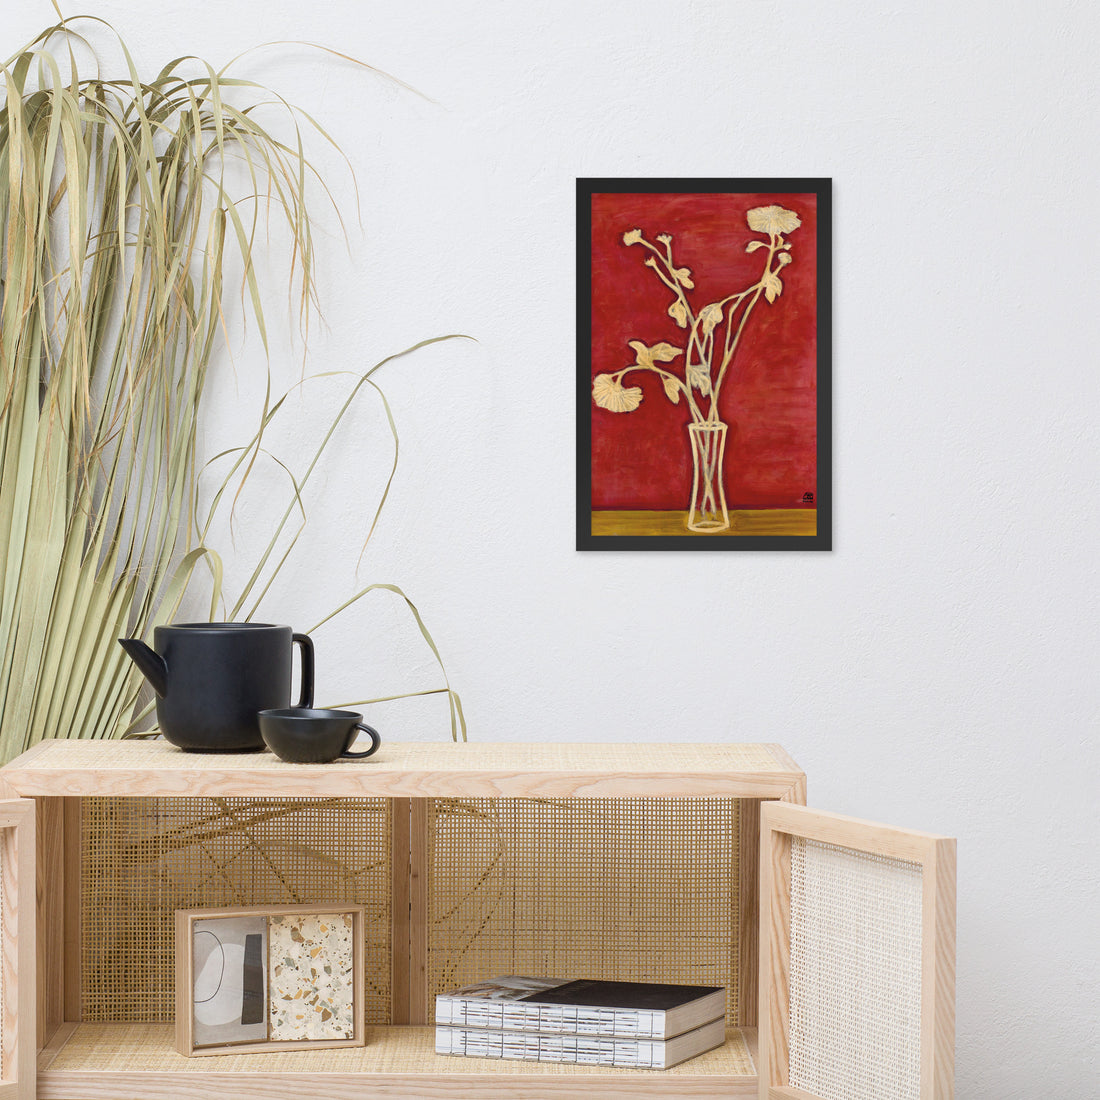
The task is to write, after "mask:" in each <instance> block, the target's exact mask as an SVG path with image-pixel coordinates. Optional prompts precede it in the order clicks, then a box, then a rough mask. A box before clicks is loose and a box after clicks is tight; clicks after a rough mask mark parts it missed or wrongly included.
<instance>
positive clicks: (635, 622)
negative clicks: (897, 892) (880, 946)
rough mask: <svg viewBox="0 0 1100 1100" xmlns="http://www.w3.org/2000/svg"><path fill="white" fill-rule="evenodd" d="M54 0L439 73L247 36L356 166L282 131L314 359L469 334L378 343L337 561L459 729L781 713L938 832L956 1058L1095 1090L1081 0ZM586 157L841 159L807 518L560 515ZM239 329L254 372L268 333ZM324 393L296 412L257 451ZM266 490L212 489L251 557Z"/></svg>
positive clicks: (664, 730)
mask: <svg viewBox="0 0 1100 1100" xmlns="http://www.w3.org/2000/svg"><path fill="white" fill-rule="evenodd" d="M87 6H88V7H94V10H95V11H96V13H97V14H99V15H101V16H103V17H104V18H106V19H108V20H109V21H111V22H113V23H114V24H116V26H117V27H118V28H119V29H120V30H122V31H123V32H124V34H125V36H126V38H127V40H128V41H129V43H130V45H131V47H132V48H133V49H134V51H135V53H136V56H137V58H138V61H139V64H140V65H141V66H142V67H143V68H144V70H145V71H148V72H152V71H155V69H156V68H159V66H160V64H161V63H162V62H163V61H165V60H167V59H168V58H170V57H173V56H175V55H177V54H180V53H196V54H198V55H200V56H203V57H206V58H208V59H209V60H211V61H213V62H215V63H218V64H220V63H222V62H224V61H226V60H228V59H229V58H230V57H232V56H233V55H235V54H237V53H238V52H240V51H242V50H244V49H245V48H247V47H248V46H251V45H253V44H255V43H258V42H262V41H265V40H272V39H308V40H311V41H314V42H318V43H322V44H327V45H330V46H332V47H334V48H336V49H339V50H342V51H345V52H348V53H351V54H355V55H356V56H358V57H360V58H363V59H364V60H366V61H369V62H370V63H372V64H373V65H376V66H378V67H380V68H382V69H385V70H387V71H389V72H391V73H393V74H394V75H396V76H399V77H400V78H401V79H403V80H405V81H407V82H408V83H410V84H412V85H414V86H415V87H416V88H418V89H420V90H421V91H422V92H423V93H425V95H426V96H429V97H431V98H432V99H434V100H435V101H437V102H435V103H430V102H427V101H425V100H423V99H418V98H416V97H415V96H413V95H411V94H409V93H407V92H404V91H400V90H395V89H394V88H393V87H392V86H388V85H387V84H386V83H384V82H383V81H381V80H379V79H378V78H376V77H373V76H371V75H369V74H365V73H362V72H357V71H356V70H355V69H354V68H353V67H352V66H351V65H349V64H347V63H345V62H340V61H338V60H336V59H333V58H326V57H323V56H321V55H317V54H310V53H309V52H308V51H306V50H304V49H301V48H298V47H294V46H281V47H278V48H276V49H274V50H271V51H267V52H263V53H259V54H253V55H251V56H250V57H249V58H246V59H245V61H244V62H243V63H242V66H241V74H242V75H245V74H247V75H249V76H252V77H254V78H255V79H257V80H260V81H263V82H266V83H268V84H269V85H271V86H273V87H274V88H276V89H278V90H279V91H280V92H282V93H284V94H285V95H286V96H287V97H288V98H290V99H292V100H293V101H295V102H297V103H299V104H301V105H302V106H303V107H305V108H307V109H308V110H310V111H311V112H313V113H314V114H315V115H316V116H317V117H318V119H319V120H320V121H321V122H322V124H323V125H324V126H325V127H327V128H328V129H329V130H330V131H331V133H332V134H333V135H334V137H336V138H337V140H338V141H339V142H340V143H341V144H342V145H343V147H344V148H345V149H346V150H347V151H348V154H349V157H350V159H351V162H352V164H353V166H354V169H355V172H356V174H357V176H358V180H359V188H360V195H361V199H362V223H363V224H362V229H361V230H360V228H359V227H358V226H357V225H356V224H355V217H354V210H353V200H352V196H351V192H350V188H349V186H348V184H347V179H346V176H341V174H340V169H339V164H338V162H337V161H335V160H334V159H333V158H332V157H331V156H329V155H328V154H327V153H326V152H325V151H324V149H323V147H322V145H321V143H319V142H318V141H315V140H314V141H311V143H310V148H311V149H312V150H314V151H315V153H316V155H317V157H318V159H319V161H320V162H321V163H322V164H323V165H324V167H325V171H326V173H327V175H328V177H329V178H330V180H331V182H332V183H333V186H334V190H335V193H336V195H337V197H338V201H339V203H340V206H341V208H342V209H343V210H344V212H345V214H346V215H348V216H349V217H350V222H351V225H350V230H349V232H350V242H351V248H350V255H349V253H348V251H347V250H345V249H344V248H343V246H342V244H341V242H340V240H339V237H338V235H335V234H330V235H329V236H328V237H326V238H325V239H324V240H322V242H321V244H320V261H321V266H322V271H321V280H322V284H323V296H324V306H325V310H326V319H327V326H328V327H327V330H326V331H324V332H320V331H318V332H316V333H315V334H314V337H313V339H312V342H311V354H310V356H309V359H308V363H307V369H308V370H328V369H359V368H362V367H364V366H366V365H369V364H370V363H372V362H374V361H376V360H378V359H380V358H381V357H382V356H384V355H386V354H388V353H390V352H392V351H394V350H397V349H399V348H401V347H404V346H406V345H408V344H410V343H412V342H414V341H417V340H420V339H423V338H425V337H429V336H433V335H436V334H441V333H447V332H465V333H469V334H471V335H473V336H476V337H477V339H478V341H479V343H477V344H464V345H460V344H454V345H445V346H443V347H440V348H433V349H429V350H426V351H424V352H422V353H419V354H417V355H416V356H415V357H411V358H409V359H406V360H405V361H403V362H400V363H395V364H392V365H390V366H388V367H386V368H385V369H384V372H383V373H381V374H380V375H379V376H378V377H379V381H380V382H381V383H382V385H383V386H384V388H385V390H386V392H387V394H388V396H389V398H390V400H391V402H392V405H393V409H394V414H395V416H396V417H397V420H398V422H399V425H400V430H401V433H402V465H401V468H400V471H399V474H398V478H397V481H396V482H395V485H394V489H393V492H392V494H391V498H390V501H389V504H388V505H387V509H386V512H385V514H384V516H383V519H382V522H381V523H380V525H379V527H378V530H377V533H376V536H375V539H374V541H373V542H372V544H371V548H370V549H369V550H368V551H367V554H366V556H365V558H364V560H363V563H362V565H361V568H360V571H359V577H358V583H360V584H366V583H368V582H372V581H388V582H393V583H396V584H399V585H401V586H402V587H404V588H405V589H406V590H407V591H408V593H409V594H410V596H412V598H413V599H415V600H416V601H417V603H418V604H419V606H420V607H421V609H422V611H423V613H424V616H425V618H426V620H427V622H428V624H429V626H430V628H431V630H432V631H433V633H434V636H435V638H436V640H437V641H438V643H439V645H440V648H441V650H442V652H443V654H444V656H445V659H446V661H447V667H448V670H449V672H450V674H451V676H452V679H453V682H454V684H455V685H456V686H457V687H458V689H459V690H460V692H461V694H462V698H463V700H464V703H465V706H466V712H467V715H468V718H469V721H470V735H471V737H472V738H477V739H479V740H492V739H498V740H499V739H511V738H514V739H519V740H543V739H547V738H565V739H570V740H609V741H630V740H639V741H650V740H660V739H671V740H681V741H689V740H704V741H720V740H727V739H729V740H765V741H779V742H782V743H783V744H785V745H786V746H787V747H788V748H789V749H790V750H791V752H792V753H793V755H794V756H795V758H796V759H797V760H799V762H800V763H801V764H802V765H803V767H804V768H805V769H806V771H807V772H808V774H809V776H810V801H811V803H812V804H814V805H816V806H818V807H822V808H828V809H835V810H840V811H844V812H848V813H852V814H856V815H859V816H864V817H870V818H882V819H885V820H888V821H891V822H894V823H898V824H905V825H912V826H917V827H924V828H927V829H929V830H935V831H942V832H947V833H952V834H955V835H957V836H958V837H959V845H960V866H959V883H960V897H959V922H960V931H959V981H958V1002H959V1042H958V1082H959V1087H958V1095H959V1096H960V1097H965V1098H967V1100H986V1098H988V1100H1015V1098H1021V1100H1025V1098H1026V1100H1035V1098H1037V1097H1044V1096H1056V1095H1057V1096H1072V1097H1082V1098H1084V1097H1086V1096H1095V1095H1100V1067H1098V1064H1097V1048H1098V1046H1100V1036H1098V1033H1097V1018H1098V1010H1097V1003H1098V998H1100V988H1098V979H1097V956H1098V953H1100V952H1098V950H1097V948H1098V942H1097V939H1098V937H1097V927H1098V914H1100V899H1098V896H1097V879H1098V877H1100V876H1098V874H1097V861H1096V856H1095V850H1096V841H1097V838H1098V834H1100V829H1098V820H1097V811H1096V808H1095V803H1096V798H1097V794H1098V787H1100V785H1098V783H1097V765H1098V763H1100V760H1098V754H1097V751H1096V748H1095V739H1096V736H1097V732H1098V731H1097V725H1098V722H1097V711H1098V706H1097V703H1098V700H1100V691H1098V686H1097V670H1096V663H1097V653H1098V645H1097V642H1098V638H1097V629H1096V625H1095V624H1096V612H1097V602H1096V588H1097V570H1096V565H1095V561H1096V549H1095V547H1096V544H1097V540H1098V537H1100V523H1098V521H1097V509H1098V505H1100V487H1098V485H1097V466H1098V464H1097V435H1096V428H1095V417H1096V414H1097V409H1098V407H1100V402H1098V396H1100V395H1098V393H1097V354H1096V349H1097V346H1098V344H1100V341H1098V337H1100V331H1098V323H1097V318H1098V316H1100V310H1098V309H1097V307H1096V292H1097V287H1098V278H1097V275H1098V272H1097V262H1096V243H1097V240H1098V239H1100V218H1098V215H1097V209H1098V207H1097V202H1096V198H1095V195H1096V186H1097V178H1098V176H1100V153H1098V149H1097V142H1096V118H1097V107H1098V103H1097V82H1096V75H1095V56H1096V55H1095V43H1096V41H1097V35H1098V32H1100V17H1098V16H1097V15H1096V14H1095V8H1094V7H1093V6H1092V5H1087V4H1083V3H1073V2H1069V0H1056V2H1045V3H1041V4H1040V3H1038V2H1033V3H1021V2H1019V0H1000V2H993V0H977V2H970V3H958V2H952V3H944V2H941V0H929V2H925V3H921V4H893V5H889V6H886V5H883V6H874V5H865V4H854V3H844V2H841V3H834V4H818V3H811V2H809V0H787V2H784V3H770V2H768V3H765V2H761V0H753V2H749V0H726V2H722V0H695V2H690V3H687V2H670V0H663V2H657V0H632V2H620V0H611V2H602V3H601V2H598V0H597V2H592V0H585V2H583V3H581V2H577V0H557V2H556V3H554V4H539V5H528V4H523V3H517V2H514V0H512V2H509V0H494V2H482V3H457V2H447V0H401V2H400V3H393V4H390V3H387V4H383V3H377V2H367V0H326V2H325V3H323V4H320V3H319V4H305V5H304V4H301V3H299V2H294V0H226V2H225V3H222V4H217V5H214V4H201V5H200V4H194V3H182V2H179V0H164V2H162V3H158V4H153V5H150V4H147V3H140V4H139V3H137V2H134V0H129V2H124V0H110V2H107V0H103V2H98V3H95V4H94V5H92V4H89V5H87ZM70 8H71V5H67V10H69V9H70ZM50 20H51V11H50V8H49V5H48V4H47V3H45V2H44V0H42V2H37V0H36V2H35V3H31V2H30V0H28V2H26V3H23V4H20V5H19V6H18V9H17V10H16V11H8V12H6V14H5V28H4V32H3V37H4V44H3V52H4V53H9V52H11V51H12V50H14V49H15V48H16V47H17V46H18V45H19V44H20V43H21V42H22V41H23V40H24V39H25V38H26V37H29V36H30V34H31V33H32V32H34V31H36V30H37V29H38V28H39V27H41V26H44V25H45V24H46V23H47V22H49V21H50ZM578 175H589V176H592V175H606V176H616V175H620V176H628V175H641V176H678V175H682V176H753V175H760V176H782V175H791V176H808V175H824V176H832V177H833V178H834V181H835V183H834V187H835V218H834V231H835V256H834V262H833V275H834V302H835V306H834V332H835V339H834V348H833V355H834V377H835V383H834V446H833V450H834V460H835V495H836V510H835V528H836V538H835V545H836V549H835V550H834V551H833V552H832V553H831V554H795V553H787V554H759V553H754V554H741V553H739V554H734V553H727V554H721V553H714V554H687V555H676V554H578V553H576V552H575V551H574V549H573V514H574V513H573V509H574V493H573V486H574V468H575V464H574V435H573V424H574V400H573V392H574V382H573V378H574V373H573V372H574V350H573V334H574V309H575V303H574V291H573V288H574V238H573V180H574V177H575V176H578ZM328 224H329V227H330V229H331V227H332V219H331V218H329V219H328ZM273 301H274V302H276V303H277V302H278V296H277V295H274V294H273ZM283 312H284V313H285V310H283ZM273 316H274V315H273ZM273 328H275V331H276V340H275V343H276V346H277V351H276V355H275V363H274V370H275V374H276V377H277V379H278V381H279V383H280V384H286V383H288V382H292V381H293V380H294V379H295V378H296V377H297V373H298V372H299V371H300V370H301V361H300V358H296V356H297V354H298V352H297V351H296V350H295V348H292V347H288V346H286V345H288V343H289V338H288V336H287V332H288V330H287V329H286V328H285V327H284V328H283V329H279V327H278V321H275V322H273ZM233 336H234V353H235V357H236V372H237V381H236V382H235V383H234V382H232V381H229V380H228V378H229V376H228V374H227V375H226V379H227V381H226V382H225V383H224V384H223V385H222V386H221V393H220V398H219V404H218V405H217V407H216V408H213V409H212V410H211V419H210V422H209V425H210V427H209V440H208V446H209V447H210V448H211V450H213V448H215V447H217V446H221V445H225V444H226V443H227V442H228V441H230V440H232V439H234V438H237V437H239V436H240V434H241V431H242V428H241V425H242V424H243V423H244V417H245V415H246V413H243V412H242V409H244V410H247V409H248V408H250V407H254V405H253V404H252V403H253V402H254V399H255V397H256V395H257V393H258V388H257V387H258V381H257V379H258V377H259V372H260V371H261V369H262V358H261V357H260V356H259V354H258V352H257V341H256V340H255V338H254V332H251V331H250V333H249V334H248V335H246V336H243V337H242V335H241V329H240V326H239V325H237V324H234V327H233ZM226 363H228V359H227V360H226ZM234 387H236V388H234ZM324 397H325V394H324V393H323V387H316V388H315V389H313V390H311V398H310V401H309V403H308V405H307V406H305V407H296V408H295V409H294V410H293V414H292V416H291V417H290V418H289V421H290V422H289V424H288V425H287V427H286V429H285V430H284V431H283V432H282V433H281V436H280V438H281V443H280V446H282V447H283V450H282V452H281V453H283V454H284V457H287V458H289V459H290V460H292V461H296V460H297V459H299V458H300V456H301V455H302V454H303V453H304V451H305V450H306V449H307V448H308V446H309V444H310V442H311V441H312V440H313V439H315V438H316V433H317V431H318V427H319V425H320V423H321V418H320V415H319V412H318V410H319V409H321V408H322V406H323V404H324V401H323V398H324ZM385 440H386V426H385V420H384V418H383V417H382V415H381V413H380V411H379V406H378V404H377V401H373V402H372V401H371V400H365V401H364V402H363V403H362V405H361V406H360V407H359V408H358V409H357V412H356V421H355V424H354V426H353V430H352V431H350V432H348V433H346V434H345V435H344V436H342V437H340V438H339V440H338V444H337V448H336V450H335V452H334V455H333V459H334V461H333V462H331V463H329V464H327V465H326V466H325V467H324V468H323V471H322V476H321V477H320V478H319V481H318V485H317V486H316V488H317V492H315V493H314V494H313V495H312V503H311V507H312V519H311V529H312V534H311V535H309V536H308V537H307V538H306V539H305V540H304V542H303V544H302V546H301V550H302V554H301V555H300V557H299V559H298V561H297V563H296V565H294V566H293V568H292V575H290V574H288V577H287V583H286V584H284V585H282V586H280V587H279V588H277V589H276V590H275V591H274V592H273V594H272V597H271V598H270V599H269V600H268V602H267V603H266V605H265V609H264V612H263V617H265V618H269V619H273V620H275V621H288V622H293V623H294V624H295V625H296V626H299V627H304V626H306V625H308V624H309V623H310V622H312V621H315V620H316V619H318V618H320V617H321V615H322V614H323V613H324V612H325V611H327V610H328V609H330V608H331V607H333V606H335V605H336V604H338V603H339V602H341V601H342V600H343V599H344V598H346V597H347V596H348V595H350V594H351V592H352V591H354V587H355V584H356V576H355V559H356V557H357V554H358V545H359V542H360V541H361V540H362V538H363V536H364V534H365V531H364V518H363V517H365V516H368V515H369V514H370V512H371V511H372V509H373V507H374V503H375V502H376V500H377V497H378V494H379V493H380V492H381V489H382V486H383V484H384V480H385V469H386V464H387V462H388V452H387V450H386V447H385ZM275 488H276V486H275V485H274V483H272V484H271V485H270V486H268V485H265V484H264V483H263V482H261V481H258V482H257V483H256V490H257V491H256V492H255V493H254V494H253V495H252V498H251V499H249V500H247V501H246V502H244V503H243V504H242V507H241V510H240V513H239V516H238V523H237V530H236V539H237V544H238V547H239V549H240V552H241V554H242V555H245V554H247V552H248V549H249V547H250V546H254V545H255V543H256V540H257V538H258V536H259V533H260V532H261V530H262V525H263V522H264V517H265V514H266V513H267V511H268V506H269V501H270V500H271V499H272V497H273V495H274V492H275ZM237 568H239V567H236V566H234V567H233V569H237ZM231 571H233V570H231ZM317 646H318V650H319V657H320V661H321V672H320V691H319V694H320V696H321V698H322V700H323V701H328V702H337V701H345V700H348V699H352V698H359V697H363V696H367V695H378V694H389V693H393V692H397V691H403V690H405V691H407V690H415V689H418V688H422V687H431V686H435V684H436V683H437V681H438V677H437V675H436V673H435V671H434V670H433V661H432V659H431V656H430V654H429V653H427V651H426V650H425V648H424V646H423V645H422V644H421V642H420V638H419V635H418V633H417V632H416V629H415V626H414V625H413V624H412V623H411V622H410V620H409V619H408V617H407V616H405V615H402V614H401V613H400V612H399V610H398V609H397V608H396V607H395V605H394V601H393V599H392V598H391V597H389V596H387V595H375V596H372V597H368V598H367V600H366V601H364V602H363V603H361V604H359V605H357V606H356V607H355V608H353V609H352V610H351V611H349V612H348V613H346V614H345V616H343V617H342V619H341V620H339V621H338V622H337V623H335V624H333V625H331V626H329V627H325V628H324V629H323V630H321V631H319V632H318V635H317ZM371 713H372V714H373V715H374V717H375V718H376V719H377V720H378V724H379V725H381V726H382V727H383V731H384V733H385V735H386V736H388V737H390V738H437V737H438V738H443V737H446V736H448V731H447V727H446V712H445V708H444V707H443V705H442V704H441V703H440V701H439V699H438V698H435V699H431V700H428V701H427V702H413V703H405V704H399V705H394V706H390V707H385V708H382V707H376V708H374V709H373V710H372V711H371Z"/></svg>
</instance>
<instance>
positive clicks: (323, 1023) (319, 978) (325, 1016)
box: [268, 913, 355, 1041]
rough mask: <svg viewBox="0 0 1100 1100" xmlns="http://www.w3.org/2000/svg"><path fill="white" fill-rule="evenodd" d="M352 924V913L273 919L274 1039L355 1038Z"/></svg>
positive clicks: (271, 986) (271, 985)
mask: <svg viewBox="0 0 1100 1100" xmlns="http://www.w3.org/2000/svg"><path fill="white" fill-rule="evenodd" d="M352 928H353V925H352V916H351V914H350V913H321V914H316V913H311V914H308V915H305V916H290V915H288V916H281V917H271V918H270V921H269V923H268V936H269V940H268V951H269V954H268V958H269V960H270V974H269V979H268V982H269V985H268V989H269V996H268V1003H269V1005H270V1021H271V1031H270V1036H269V1037H270V1038H271V1039H273V1040H284V1041H285V1040H296V1039H352V1038H354V1037H355V1000H354V988H355V981H354V966H353V960H354V940H353V932H352Z"/></svg>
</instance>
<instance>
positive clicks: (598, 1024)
mask: <svg viewBox="0 0 1100 1100" xmlns="http://www.w3.org/2000/svg"><path fill="white" fill-rule="evenodd" d="M435 1018H436V1023H437V1024H442V1025H449V1026H453V1027H469V1028H495V1029H497V1030H507V1031H525V1032H540V1033H542V1034H562V1035H566V1034H577V1035H594V1036H600V1037H604V1038H623V1039H665V1038H667V1037H668V1036H666V1034H665V1031H666V1025H667V1020H666V1013H665V1011H664V1010H663V1009H637V1008H593V1007H589V1006H583V1005H545V1004H542V1005H540V1004H525V1003H523V1002H522V1001H484V1000H478V999H476V998H464V997H446V996H440V997H437V998H436V1013H435Z"/></svg>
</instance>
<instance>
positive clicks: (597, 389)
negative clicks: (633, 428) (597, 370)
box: [592, 374, 642, 413]
mask: <svg viewBox="0 0 1100 1100" xmlns="http://www.w3.org/2000/svg"><path fill="white" fill-rule="evenodd" d="M592 400H593V401H595V402H596V404H597V405H599V406H600V408H601V409H607V410H608V411H609V412H613V413H628V412H633V411H634V410H635V409H636V408H637V407H638V406H639V405H640V404H641V403H642V390H641V387H640V386H627V387H626V388H625V389H624V387H623V384H622V382H621V381H620V380H619V379H618V378H616V377H615V376H614V375H611V374H597V375H596V377H595V378H594V379H593V380H592Z"/></svg>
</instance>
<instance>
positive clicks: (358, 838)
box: [81, 798, 391, 1023]
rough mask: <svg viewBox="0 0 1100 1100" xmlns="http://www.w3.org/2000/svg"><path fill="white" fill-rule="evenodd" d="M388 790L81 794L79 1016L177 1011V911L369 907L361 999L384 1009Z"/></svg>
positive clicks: (381, 1018) (370, 1016)
mask: <svg viewBox="0 0 1100 1100" xmlns="http://www.w3.org/2000/svg"><path fill="white" fill-rule="evenodd" d="M390 830H391V819H390V811H389V803H388V800H386V799H366V798H364V799H308V798H298V799H249V798H163V799H161V798H103V799H100V798H86V799H84V800H83V814H82V833H83V843H82V845H81V849H82V857H81V860H82V865H81V922H82V929H81V996H82V1001H83V1018H84V1019H85V1020H102V1021H133V1020H141V1021H170V1020H172V1019H173V1018H174V1015H175V1008H174V1002H173V998H174V989H175V973H174V959H175V942H174V937H175V931H174V924H173V914H174V912H175V910H177V909H198V908H204V907H221V906H227V905H256V906H261V905H283V904H285V905H298V904H302V905H305V904H327V903H329V902H354V903H361V904H363V905H365V906H366V907H367V908H366V921H365V926H366V950H365V951H364V953H363V957H364V960H365V965H366V1009H367V1020H368V1022H371V1023H387V1022H388V1021H389V1016H390V909H389V904H390V903H389V887H390V855H389V853H390Z"/></svg>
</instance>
